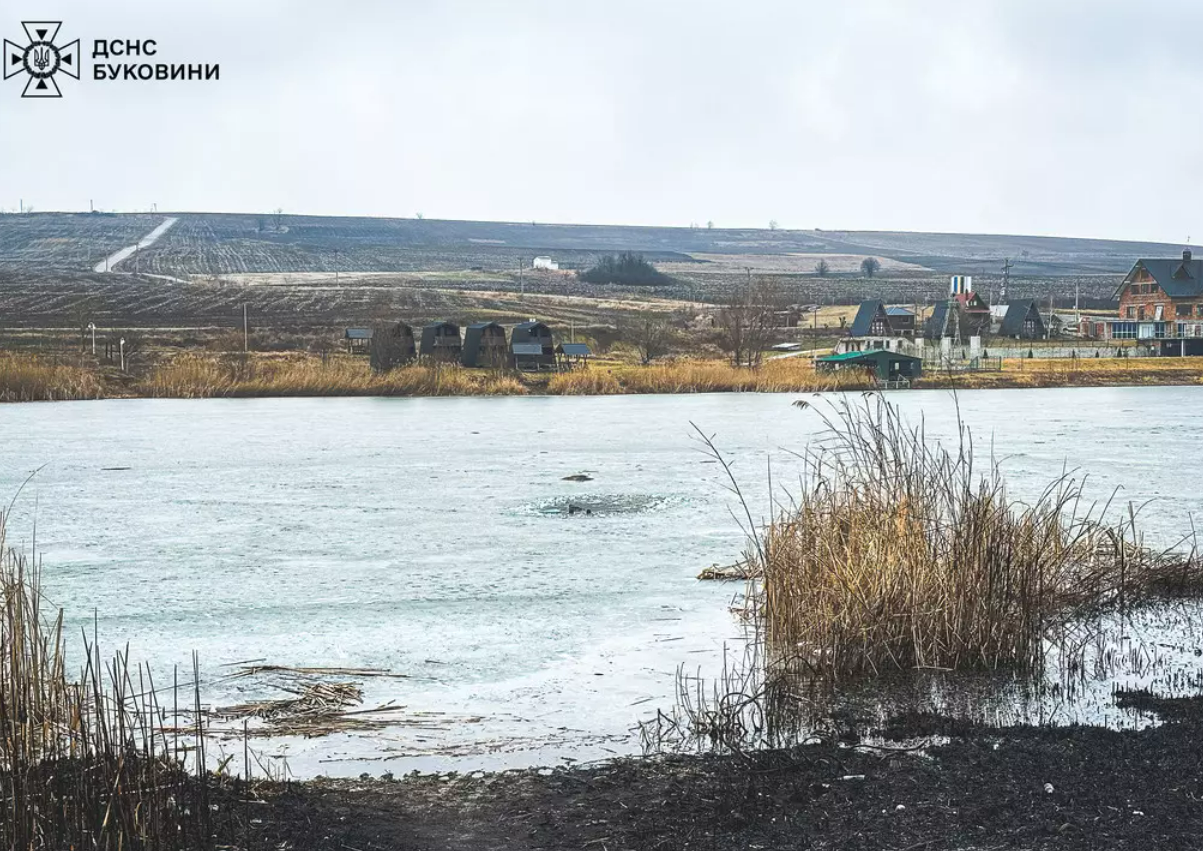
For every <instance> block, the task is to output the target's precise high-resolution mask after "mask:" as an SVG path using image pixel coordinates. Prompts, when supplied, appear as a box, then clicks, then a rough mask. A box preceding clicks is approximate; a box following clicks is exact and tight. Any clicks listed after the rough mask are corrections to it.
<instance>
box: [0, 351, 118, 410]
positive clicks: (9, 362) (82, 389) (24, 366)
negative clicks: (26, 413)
mask: <svg viewBox="0 0 1203 851" xmlns="http://www.w3.org/2000/svg"><path fill="white" fill-rule="evenodd" d="M103 395H104V385H103V383H102V382H101V380H100V377H99V375H97V373H96V372H95V370H92V369H88V368H86V367H82V366H73V365H70V364H59V363H52V362H48V361H45V360H43V359H40V358H38V357H33V356H25V355H0V402H62V401H69V400H76V399H99V398H101V397H102V396H103Z"/></svg>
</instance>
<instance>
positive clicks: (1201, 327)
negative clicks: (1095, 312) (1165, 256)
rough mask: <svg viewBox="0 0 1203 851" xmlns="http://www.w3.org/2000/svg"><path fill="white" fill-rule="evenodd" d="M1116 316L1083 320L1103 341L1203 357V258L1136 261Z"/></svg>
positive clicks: (1084, 329)
mask: <svg viewBox="0 0 1203 851" xmlns="http://www.w3.org/2000/svg"><path fill="white" fill-rule="evenodd" d="M1115 297H1116V298H1118V299H1119V315H1118V318H1116V319H1106V320H1098V319H1084V320H1083V321H1082V328H1081V332H1082V333H1083V334H1084V335H1086V336H1089V337H1094V338H1096V339H1102V340H1136V341H1138V342H1140V343H1142V344H1146V345H1150V346H1155V347H1156V348H1157V349H1158V350H1159V351H1160V352H1161V353H1162V354H1182V355H1203V260H1196V259H1194V257H1192V256H1191V251H1190V249H1189V248H1188V249H1187V250H1185V251H1183V252H1182V259H1180V260H1179V259H1174V260H1156V259H1142V260H1137V261H1136V264H1135V265H1134V266H1133V267H1132V271H1131V272H1129V273H1128V274H1127V276H1125V278H1124V279H1123V281H1122V282H1120V285H1119V287H1118V288H1117V289H1116V291H1115Z"/></svg>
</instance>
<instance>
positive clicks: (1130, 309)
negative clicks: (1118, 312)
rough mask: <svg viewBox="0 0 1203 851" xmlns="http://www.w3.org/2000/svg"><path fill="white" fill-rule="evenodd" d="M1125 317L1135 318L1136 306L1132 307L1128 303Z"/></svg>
mask: <svg viewBox="0 0 1203 851" xmlns="http://www.w3.org/2000/svg"><path fill="white" fill-rule="evenodd" d="M1127 317H1128V318H1129V319H1135V318H1136V308H1135V307H1133V306H1132V305H1128V313H1127Z"/></svg>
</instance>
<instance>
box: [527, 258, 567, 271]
mask: <svg viewBox="0 0 1203 851" xmlns="http://www.w3.org/2000/svg"><path fill="white" fill-rule="evenodd" d="M531 267H532V268H534V269H545V270H547V271H548V272H558V271H560V264H559V263H557V262H556V261H554V260H552V259H551V258H550V257H536V258H535V259H534V261H533V262H532V263H531Z"/></svg>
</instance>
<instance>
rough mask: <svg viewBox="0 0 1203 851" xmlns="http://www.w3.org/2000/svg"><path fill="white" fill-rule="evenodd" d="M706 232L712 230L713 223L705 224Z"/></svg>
mask: <svg viewBox="0 0 1203 851" xmlns="http://www.w3.org/2000/svg"><path fill="white" fill-rule="evenodd" d="M706 230H714V222H712V221H711V222H706Z"/></svg>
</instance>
